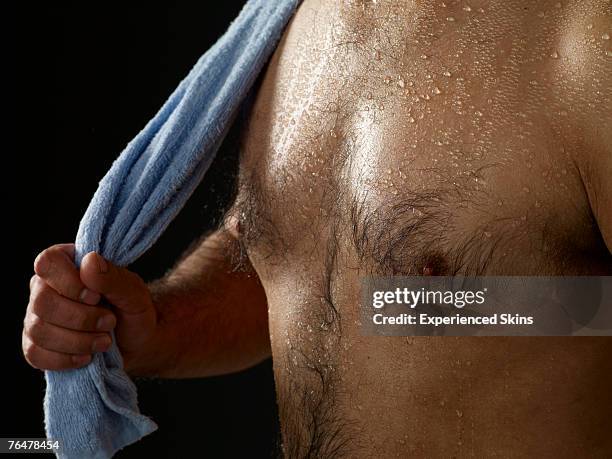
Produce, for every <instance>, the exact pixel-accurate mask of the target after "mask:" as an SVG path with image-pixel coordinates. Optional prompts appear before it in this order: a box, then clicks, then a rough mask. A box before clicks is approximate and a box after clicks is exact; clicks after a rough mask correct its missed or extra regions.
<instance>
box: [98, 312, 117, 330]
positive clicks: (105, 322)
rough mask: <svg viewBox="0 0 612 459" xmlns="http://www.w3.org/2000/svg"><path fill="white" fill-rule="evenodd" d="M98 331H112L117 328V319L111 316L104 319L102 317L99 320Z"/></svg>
mask: <svg viewBox="0 0 612 459" xmlns="http://www.w3.org/2000/svg"><path fill="white" fill-rule="evenodd" d="M97 327H98V330H101V331H111V330H112V329H113V328H115V317H114V316H111V315H106V316H104V317H100V318H99V319H98V325H97Z"/></svg>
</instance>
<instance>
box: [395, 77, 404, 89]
mask: <svg viewBox="0 0 612 459" xmlns="http://www.w3.org/2000/svg"><path fill="white" fill-rule="evenodd" d="M397 85H398V86H399V87H400V88H402V89H403V88H405V87H406V83H405V82H404V80H402V79H401V78H400V79H399V81H398V82H397Z"/></svg>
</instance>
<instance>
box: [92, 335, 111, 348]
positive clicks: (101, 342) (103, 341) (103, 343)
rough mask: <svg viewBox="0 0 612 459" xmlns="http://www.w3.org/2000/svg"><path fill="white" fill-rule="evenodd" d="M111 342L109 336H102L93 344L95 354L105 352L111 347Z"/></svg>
mask: <svg viewBox="0 0 612 459" xmlns="http://www.w3.org/2000/svg"><path fill="white" fill-rule="evenodd" d="M110 343H111V340H110V338H109V337H108V336H100V337H99V338H96V339H95V340H94V342H93V346H92V350H93V351H94V352H104V351H106V350H107V349H108V348H109V347H110Z"/></svg>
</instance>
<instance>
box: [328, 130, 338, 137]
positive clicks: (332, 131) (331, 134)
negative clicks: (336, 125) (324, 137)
mask: <svg viewBox="0 0 612 459" xmlns="http://www.w3.org/2000/svg"><path fill="white" fill-rule="evenodd" d="M329 135H330V136H331V137H333V138H334V139H335V138H336V137H338V135H337V134H336V131H334V130H333V129H332V130H330V131H329Z"/></svg>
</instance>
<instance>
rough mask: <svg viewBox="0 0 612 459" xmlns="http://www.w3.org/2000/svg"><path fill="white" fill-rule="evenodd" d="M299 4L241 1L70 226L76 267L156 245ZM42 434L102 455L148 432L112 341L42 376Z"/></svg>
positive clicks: (80, 454)
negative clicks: (74, 364) (96, 257)
mask: <svg viewBox="0 0 612 459" xmlns="http://www.w3.org/2000/svg"><path fill="white" fill-rule="evenodd" d="M299 1H300V0H249V1H248V2H247V3H246V5H245V6H244V8H243V9H242V11H241V13H240V15H239V16H238V18H237V19H236V20H235V21H234V22H233V23H232V24H231V25H230V27H229V29H228V30H227V32H226V33H225V34H224V35H223V36H222V37H221V38H220V39H219V40H218V42H217V43H216V44H215V45H214V46H213V47H212V48H211V49H210V50H208V51H207V52H206V53H205V54H204V55H203V56H202V57H201V58H200V59H199V60H198V62H197V63H196V65H195V66H194V67H193V69H192V70H191V71H190V73H189V74H188V75H187V77H186V78H185V79H184V80H183V81H182V82H181V83H180V84H179V86H178V87H177V88H176V90H175V91H174V93H173V94H172V95H171V96H170V98H169V99H168V100H167V101H166V102H165V104H164V105H163V106H162V108H161V109H160V111H159V112H158V113H157V114H156V115H155V117H154V118H153V119H152V120H151V121H149V123H148V124H147V125H146V126H145V128H144V129H143V130H142V131H141V132H140V133H139V134H138V135H137V136H136V137H135V138H134V139H133V140H132V141H131V142H130V143H129V144H128V145H127V147H126V148H125V150H124V151H123V152H122V153H121V155H120V156H119V158H118V159H117V160H116V161H115V162H114V163H113V165H112V167H111V169H110V170H109V172H108V173H107V174H106V176H105V177H104V178H103V179H102V180H101V182H100V184H99V187H98V190H97V191H96V193H95V195H94V197H93V199H92V201H91V203H90V204H89V207H88V209H87V211H86V212H85V215H84V217H83V219H82V221H81V224H80V226H79V230H78V234H77V238H76V260H75V261H76V263H77V266H78V265H80V262H81V260H82V258H83V256H84V255H85V254H86V253H88V252H90V251H96V252H98V253H100V254H101V255H103V256H104V257H106V258H107V259H109V260H111V261H112V262H113V263H116V264H117V265H120V266H126V265H128V264H130V263H132V262H133V261H134V260H136V259H137V258H138V257H139V256H140V255H142V253H143V252H145V251H146V250H147V249H148V248H149V247H151V245H153V244H154V243H155V241H156V240H157V239H158V237H159V236H160V235H161V233H162V232H163V231H164V230H165V229H166V227H167V226H168V224H169V223H170V221H171V220H172V219H173V218H174V217H175V216H176V215H177V213H178V212H179V211H180V210H181V208H182V207H183V205H184V204H185V202H186V201H187V199H188V198H189V196H190V195H191V194H192V192H193V191H194V189H195V188H196V187H197V185H198V184H199V182H200V181H201V179H202V177H203V176H204V173H205V172H206V170H207V169H208V167H209V166H210V164H211V162H212V161H213V158H214V156H215V153H216V152H217V149H218V147H219V145H220V144H221V142H222V140H223V138H224V136H225V134H226V133H227V131H228V130H229V128H230V126H231V124H232V122H233V120H234V117H235V115H236V113H237V111H238V109H239V108H240V106H241V104H242V102H243V101H244V99H245V97H246V96H247V94H248V93H249V90H250V89H251V88H252V86H253V84H254V82H255V80H256V78H257V76H258V75H259V73H260V72H261V71H262V69H263V66H264V65H265V63H266V62H267V61H268V59H269V57H270V55H271V54H272V52H273V51H274V49H275V48H276V45H277V43H278V41H279V39H280V36H281V34H282V32H283V30H284V28H285V26H286V25H287V23H288V21H289V19H290V18H291V16H292V15H293V13H294V11H295V9H296V8H297V5H298V3H299ZM45 376H46V380H47V391H46V396H45V403H44V408H45V426H46V432H47V437H48V438H50V439H58V440H60V441H61V442H62V448H61V451H60V452H59V453H58V456H59V457H61V458H67V459H85V458H108V457H111V456H112V455H113V454H114V453H115V452H116V451H118V450H119V449H121V448H123V447H124V446H126V445H128V444H130V443H133V442H135V441H137V440H139V439H140V438H142V437H143V436H145V435H147V434H149V433H151V432H153V431H154V430H155V429H156V428H157V426H156V424H155V423H154V422H153V421H152V420H151V419H149V418H147V417H146V416H144V415H142V414H141V413H140V411H139V409H138V402H137V393H136V387H135V386H134V384H133V383H132V381H131V380H130V378H129V377H128V376H127V374H126V373H125V371H124V370H123V362H122V359H121V354H120V352H119V350H118V348H117V346H116V345H115V344H113V346H112V348H111V349H110V350H109V351H108V352H105V353H103V354H102V353H98V354H96V355H95V356H94V359H93V361H92V363H91V364H89V365H88V366H86V367H85V368H81V369H76V370H69V371H47V372H46V374H45Z"/></svg>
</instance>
